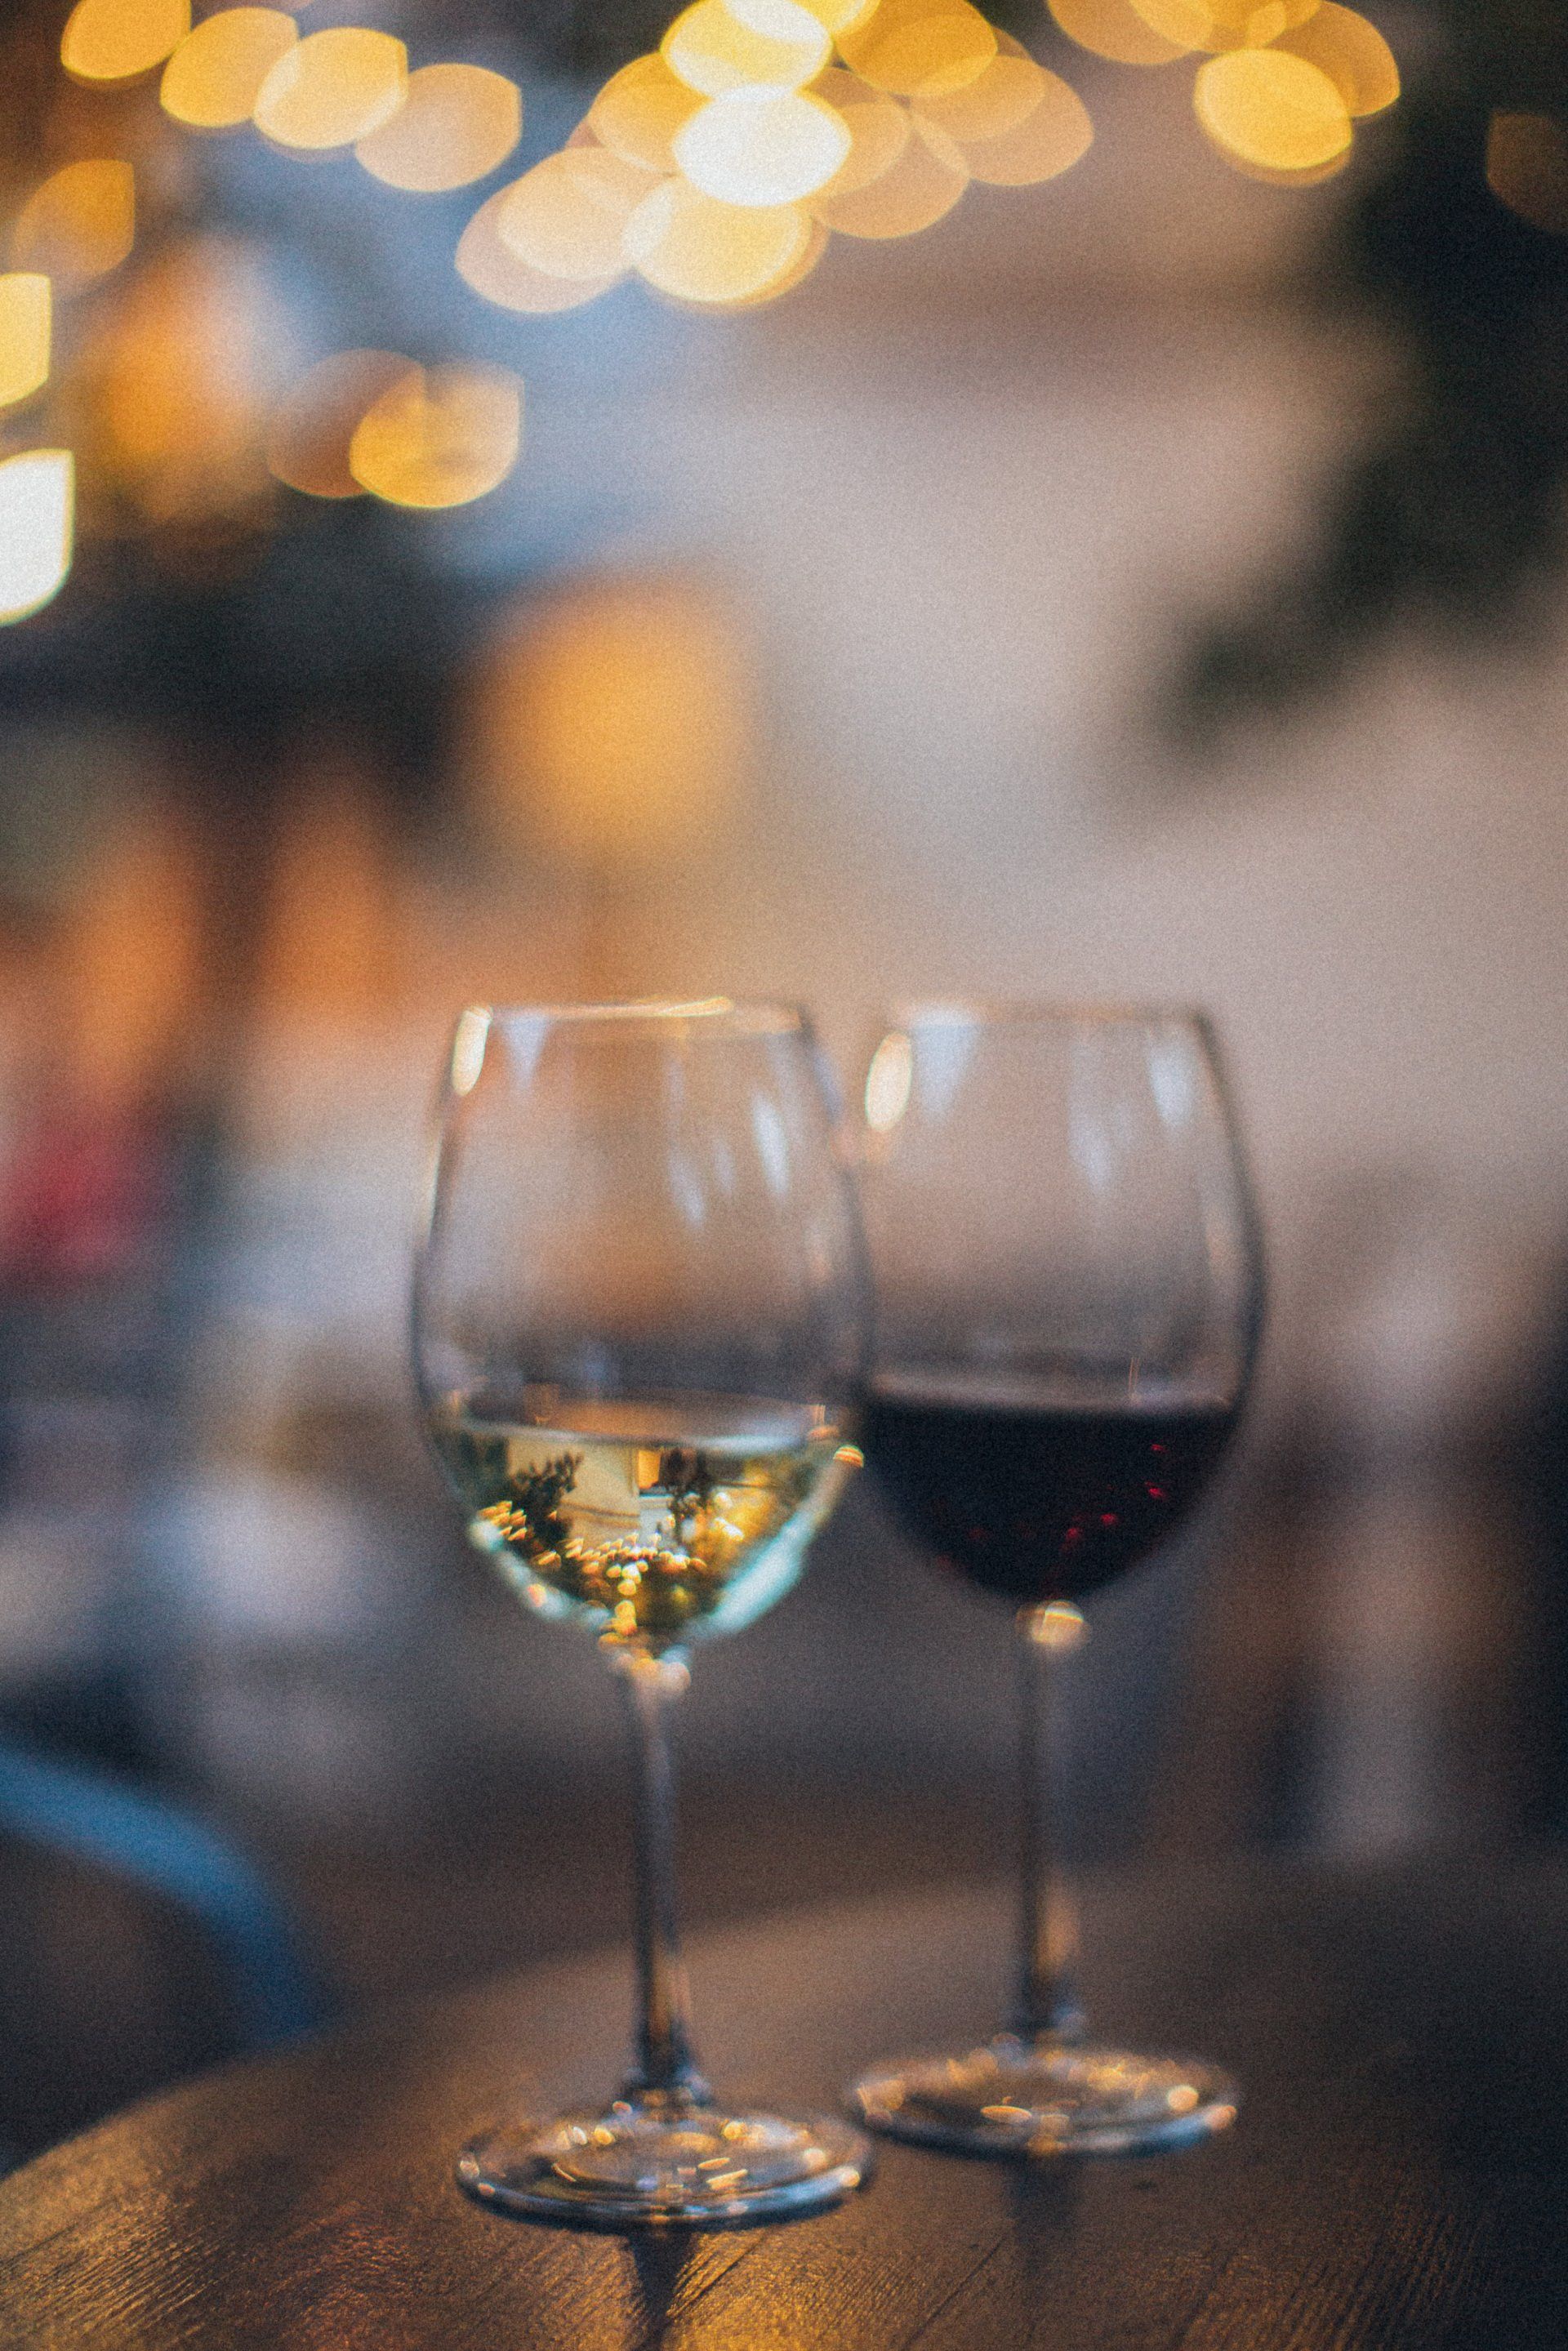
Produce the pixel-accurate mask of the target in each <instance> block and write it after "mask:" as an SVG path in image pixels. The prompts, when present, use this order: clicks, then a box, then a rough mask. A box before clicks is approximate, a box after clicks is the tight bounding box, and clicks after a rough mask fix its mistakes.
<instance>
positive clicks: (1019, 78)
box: [915, 34, 1045, 145]
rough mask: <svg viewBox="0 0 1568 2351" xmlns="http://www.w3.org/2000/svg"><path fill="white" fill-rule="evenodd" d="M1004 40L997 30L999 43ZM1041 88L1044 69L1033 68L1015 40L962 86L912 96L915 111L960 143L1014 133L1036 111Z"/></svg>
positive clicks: (1043, 86) (1002, 48)
mask: <svg viewBox="0 0 1568 2351" xmlns="http://www.w3.org/2000/svg"><path fill="white" fill-rule="evenodd" d="M1002 38H1003V37H1002V36H1001V35H999V34H998V41H1000V40H1001V39H1002ZM1044 89H1045V68H1044V67H1043V66H1037V65H1036V63H1035V61H1034V59H1033V58H1032V57H1030V56H1029V55H1028V53H1027V52H1026V51H1025V50H1023V49H1021V48H1019V46H1018V44H1017V42H1009V43H1008V44H1007V46H1006V47H998V51H997V54H996V56H995V57H993V58H992V59H991V61H990V64H989V65H988V67H987V68H986V70H985V72H984V73H982V74H977V76H976V77H975V79H974V80H973V81H972V82H969V83H968V84H967V86H966V87H965V88H964V89H956V90H952V91H950V92H949V93H948V94H947V95H946V96H945V97H942V96H938V97H934V98H921V99H915V112H916V113H917V114H921V115H924V116H925V120H926V121H927V122H934V123H936V127H937V129H938V130H939V131H946V133H947V136H948V138H949V139H956V140H957V141H959V143H960V144H961V145H962V144H965V143H967V141H969V140H971V139H1001V138H1005V136H1006V135H1007V133H1008V132H1009V131H1016V130H1017V129H1018V126H1019V123H1020V122H1022V121H1024V120H1026V119H1027V117H1028V116H1030V115H1031V114H1032V113H1033V112H1034V110H1035V108H1036V107H1037V106H1038V105H1039V104H1040V98H1041V96H1042V94H1043V92H1044Z"/></svg>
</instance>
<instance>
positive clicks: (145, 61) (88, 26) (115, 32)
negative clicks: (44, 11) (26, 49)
mask: <svg viewBox="0 0 1568 2351" xmlns="http://www.w3.org/2000/svg"><path fill="white" fill-rule="evenodd" d="M190 29H191V0H77V5H76V6H75V7H74V8H73V9H72V10H71V13H70V15H69V16H68V18H67V20H66V29H65V31H64V33H63V34H62V35H61V37H60V63H61V64H62V65H63V66H64V68H65V69H66V71H67V73H68V74H70V75H71V76H72V77H73V78H75V79H76V80H78V81H131V80H133V79H134V78H136V76H137V75H139V74H144V73H151V72H152V68H154V66H161V65H162V62H163V60H164V58H165V57H167V56H168V55H169V53H170V51H171V50H172V49H173V48H176V47H178V46H179V44H180V43H181V42H182V41H183V39H184V37H185V36H186V34H187V33H188V32H189V31H190Z"/></svg>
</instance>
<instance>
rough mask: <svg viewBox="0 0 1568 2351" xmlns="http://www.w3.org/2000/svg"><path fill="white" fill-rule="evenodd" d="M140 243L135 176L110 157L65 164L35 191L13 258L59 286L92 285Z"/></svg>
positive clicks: (15, 235)
mask: <svg viewBox="0 0 1568 2351" xmlns="http://www.w3.org/2000/svg"><path fill="white" fill-rule="evenodd" d="M135 241H136V174H135V172H133V171H132V170H131V165H130V164H129V163H123V162H119V161H118V160H110V159H109V158H107V157H106V158H101V159H99V158H95V159H93V160H92V161H90V162H80V163H67V164H66V165H65V166H64V168H63V169H62V170H60V171H58V172H53V173H51V175H50V176H49V178H48V179H47V180H46V181H45V182H44V183H43V184H42V186H40V187H37V188H35V189H34V191H33V193H32V194H31V195H30V196H29V197H28V199H27V201H26V204H24V205H23V207H22V209H21V211H20V213H19V214H17V216H16V226H15V228H14V229H13V230H12V232H11V258H12V260H13V261H14V262H15V263H16V266H17V267H18V268H19V269H37V270H39V271H41V272H42V273H43V275H44V276H45V277H52V278H53V279H54V281H55V283H56V285H57V287H62V288H65V287H78V286H89V285H91V284H92V282H93V280H94V279H95V278H99V277H107V276H108V274H109V272H110V270H111V269H118V268H119V266H120V263H121V262H122V261H123V260H124V259H125V257H126V256H127V255H128V254H129V253H130V251H131V246H133V245H134V243H135Z"/></svg>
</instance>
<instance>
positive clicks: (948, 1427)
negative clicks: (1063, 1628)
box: [863, 1386, 1237, 1603]
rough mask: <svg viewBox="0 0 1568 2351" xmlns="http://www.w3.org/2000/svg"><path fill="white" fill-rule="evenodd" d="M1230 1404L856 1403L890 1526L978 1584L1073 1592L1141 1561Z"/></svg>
mask: <svg viewBox="0 0 1568 2351" xmlns="http://www.w3.org/2000/svg"><path fill="white" fill-rule="evenodd" d="M1236 1419H1237V1407H1236V1406H1235V1405H1208V1404H1204V1405H1173V1406H1169V1407H1166V1408H1165V1409H1163V1410H1153V1411H1147V1410H1144V1409H1141V1408H1139V1407H1136V1406H1134V1405H1123V1406H1120V1407H1118V1406H1116V1405H1086V1406H1078V1405H1060V1404H1054V1403H1052V1404H1047V1403H1040V1404H1033V1403H1028V1402H1021V1403H1020V1402H1015V1401H1012V1400H1010V1399H1009V1400H1008V1401H1005V1402H998V1403H992V1402H990V1401H988V1399H987V1398H985V1397H984V1396H977V1397H965V1398H964V1399H962V1400H961V1401H960V1400H957V1399H955V1398H951V1397H947V1396H944V1395H942V1394H941V1393H940V1391H939V1390H937V1389H936V1388H935V1386H934V1387H933V1388H932V1390H930V1391H926V1390H925V1388H923V1387H922V1388H914V1387H913V1386H912V1387H910V1388H909V1389H904V1388H903V1387H902V1386H901V1387H899V1388H897V1389H894V1388H891V1387H887V1388H882V1389H879V1388H877V1387H875V1386H873V1388H872V1390H871V1392H870V1394H869V1395H868V1396H867V1398H866V1404H865V1418H864V1436H863V1443H864V1447H865V1453H866V1458H867V1460H868V1461H869V1463H870V1464H871V1467H872V1468H873V1470H874V1471H875V1473H876V1477H877V1479H878V1482H879V1484H880V1485H881V1487H882V1489H883V1492H884V1494H885V1495H886V1496H887V1498H888V1499H889V1501H890V1502H891V1503H892V1505H893V1508H894V1514H895V1515H896V1517H897V1518H898V1520H899V1522H900V1524H901V1525H902V1526H903V1528H904V1531H905V1532H906V1533H907V1534H908V1535H909V1536H910V1537H911V1538H912V1539H913V1541H915V1542H917V1543H919V1544H921V1545H922V1546H923V1547H924V1548H925V1549H926V1550H930V1551H935V1552H936V1554H937V1556H938V1558H939V1559H941V1560H942V1561H943V1562H945V1563H946V1565H947V1566H949V1567H952V1568H954V1569H956V1571H957V1573H959V1574H960V1575H963V1576H967V1578H968V1580H969V1582H970V1583H977V1584H978V1585H979V1586H980V1588H981V1589H982V1591H985V1592H994V1593H998V1594H999V1595H1000V1596H1001V1597H1002V1598H1003V1599H1006V1600H1011V1601H1015V1602H1019V1603H1025V1602H1030V1603H1040V1602H1042V1601H1047V1600H1082V1598H1083V1597H1084V1595H1085V1593H1091V1592H1097V1591H1098V1590H1099V1589H1100V1586H1101V1585H1102V1584H1103V1583H1110V1582H1111V1580H1112V1578H1113V1576H1117V1575H1121V1574H1123V1573H1125V1571H1126V1570H1127V1569H1128V1568H1130V1567H1136V1566H1137V1564H1138V1562H1140V1561H1141V1560H1143V1559H1145V1558H1147V1556H1148V1554H1149V1553H1150V1552H1153V1551H1155V1549H1157V1547H1158V1546H1159V1545H1160V1544H1161V1543H1163V1542H1164V1541H1166V1539H1167V1538H1168V1537H1169V1536H1170V1535H1171V1534H1173V1533H1174V1532H1175V1531H1176V1528H1177V1527H1178V1526H1179V1525H1180V1523H1181V1521H1182V1520H1183V1519H1185V1518H1186V1514H1187V1512H1188V1511H1189V1510H1191V1509H1192V1507H1193V1504H1194V1503H1195V1502H1196V1501H1197V1499H1198V1498H1199V1496H1200V1495H1201V1494H1202V1493H1203V1491H1204V1489H1205V1488H1206V1487H1207V1485H1208V1483H1209V1480H1210V1479H1211V1478H1212V1477H1213V1475H1214V1472H1215V1470H1216V1469H1217V1468H1218V1466H1219V1460H1220V1457H1221V1455H1222V1454H1223V1453H1224V1451H1225V1447H1226V1444H1227V1442H1228V1438H1229V1437H1230V1433H1231V1431H1232V1429H1233V1428H1234V1427H1235V1426H1236Z"/></svg>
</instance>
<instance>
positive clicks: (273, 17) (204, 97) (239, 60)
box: [158, 8, 299, 131]
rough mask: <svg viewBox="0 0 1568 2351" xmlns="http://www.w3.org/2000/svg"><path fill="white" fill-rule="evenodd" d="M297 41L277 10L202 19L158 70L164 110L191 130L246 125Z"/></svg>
mask: <svg viewBox="0 0 1568 2351" xmlns="http://www.w3.org/2000/svg"><path fill="white" fill-rule="evenodd" d="M298 38H299V35H298V29H297V27H296V26H295V22H294V19H293V17H292V16H285V15H284V13H283V11H282V9H281V8H225V9H222V10H220V12H219V14H218V15H217V16H208V17H206V18H205V19H204V22H203V23H201V24H200V25H198V26H196V28H195V30H194V32H193V33H191V34H189V35H188V36H187V37H186V38H185V39H184V40H183V41H182V42H181V44H180V46H179V47H178V48H177V49H176V50H175V52H174V54H173V56H172V57H171V58H170V60H169V62H168V64H167V65H166V66H165V67H164V68H163V79H162V84H161V85H160V88H159V92H158V95H159V98H160V99H161V100H162V106H163V110H164V112H165V113H166V114H170V115H172V117H173V119H174V120H175V121H176V122H184V123H188V124H189V125H190V126H191V127H192V129H193V130H197V131H229V130H233V129H234V128H235V126H236V125H237V124H239V123H241V122H248V121H249V120H250V118H251V115H252V114H253V112H254V111H255V109H256V99H258V98H259V97H260V95H261V86H262V84H263V82H264V81H265V80H266V79H267V75H268V74H269V73H270V72H271V71H272V68H273V67H274V66H275V65H276V64H277V60H278V59H279V57H282V56H283V54H284V52H285V51H286V50H287V49H291V48H292V47H294V44H295V42H296V41H297V40H298Z"/></svg>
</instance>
